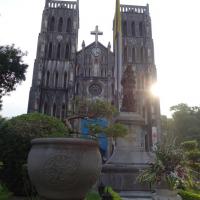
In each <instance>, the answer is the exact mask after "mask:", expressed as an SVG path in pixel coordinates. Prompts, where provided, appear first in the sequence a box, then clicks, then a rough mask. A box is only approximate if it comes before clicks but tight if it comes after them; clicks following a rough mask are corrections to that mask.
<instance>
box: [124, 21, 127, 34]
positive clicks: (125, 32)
mask: <svg viewBox="0 0 200 200" xmlns="http://www.w3.org/2000/svg"><path fill="white" fill-rule="evenodd" d="M123 35H124V36H127V22H126V21H124V22H123Z"/></svg>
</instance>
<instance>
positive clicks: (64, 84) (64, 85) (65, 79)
mask: <svg viewBox="0 0 200 200" xmlns="http://www.w3.org/2000/svg"><path fill="white" fill-rule="evenodd" d="M63 87H64V88H66V87H67V72H65V74H64V82H63Z"/></svg>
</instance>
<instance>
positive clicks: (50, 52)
mask: <svg viewBox="0 0 200 200" xmlns="http://www.w3.org/2000/svg"><path fill="white" fill-rule="evenodd" d="M51 57H52V43H51V42H50V43H49V51H48V59H51Z"/></svg>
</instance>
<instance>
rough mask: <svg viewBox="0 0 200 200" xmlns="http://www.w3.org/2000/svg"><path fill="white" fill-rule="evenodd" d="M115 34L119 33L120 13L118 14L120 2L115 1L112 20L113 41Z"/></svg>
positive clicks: (118, 0)
mask: <svg viewBox="0 0 200 200" xmlns="http://www.w3.org/2000/svg"><path fill="white" fill-rule="evenodd" d="M117 33H121V13H120V0H116V7H115V19H114V40H115V39H116V37H117Z"/></svg>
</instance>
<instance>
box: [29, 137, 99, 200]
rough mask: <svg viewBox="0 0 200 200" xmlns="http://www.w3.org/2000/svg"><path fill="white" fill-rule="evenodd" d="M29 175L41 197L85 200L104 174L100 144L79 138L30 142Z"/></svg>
mask: <svg viewBox="0 0 200 200" xmlns="http://www.w3.org/2000/svg"><path fill="white" fill-rule="evenodd" d="M31 143H32V148H31V150H30V152H29V155H28V174H29V177H30V180H31V182H32V184H33V185H34V186H35V188H36V190H37V192H38V194H39V195H40V197H42V198H44V199H48V200H50V199H52V200H62V199H63V200H69V199H70V200H72V199H73V200H83V199H84V197H85V195H86V193H87V192H88V190H89V189H90V188H91V187H92V185H93V184H94V183H95V182H96V181H97V179H98V177H99V175H100V172H101V155H100V153H99V148H98V143H97V142H96V141H95V140H92V139H80V138H38V139H34V140H32V141H31Z"/></svg>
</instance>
